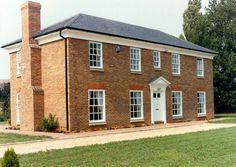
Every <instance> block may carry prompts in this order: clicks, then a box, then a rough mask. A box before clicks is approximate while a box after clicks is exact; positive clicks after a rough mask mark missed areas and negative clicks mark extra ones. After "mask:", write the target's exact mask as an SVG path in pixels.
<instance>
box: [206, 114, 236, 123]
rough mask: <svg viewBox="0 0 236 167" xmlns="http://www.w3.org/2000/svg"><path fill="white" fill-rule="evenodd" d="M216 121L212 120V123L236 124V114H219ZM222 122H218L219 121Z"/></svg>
mask: <svg viewBox="0 0 236 167" xmlns="http://www.w3.org/2000/svg"><path fill="white" fill-rule="evenodd" d="M215 118H216V119H213V120H210V121H209V122H210V123H236V114H218V115H215ZM219 118H220V120H217V119H219Z"/></svg>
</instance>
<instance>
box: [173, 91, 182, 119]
mask: <svg viewBox="0 0 236 167" xmlns="http://www.w3.org/2000/svg"><path fill="white" fill-rule="evenodd" d="M174 92H179V93H180V114H179V115H173V102H172V94H173V93H174ZM171 112H172V117H173V118H178V117H182V116H183V96H182V91H171Z"/></svg>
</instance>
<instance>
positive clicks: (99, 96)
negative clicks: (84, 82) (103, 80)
mask: <svg viewBox="0 0 236 167" xmlns="http://www.w3.org/2000/svg"><path fill="white" fill-rule="evenodd" d="M88 95H89V99H88V100H89V122H105V91H104V90H89V91H88Z"/></svg>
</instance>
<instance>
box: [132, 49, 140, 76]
mask: <svg viewBox="0 0 236 167" xmlns="http://www.w3.org/2000/svg"><path fill="white" fill-rule="evenodd" d="M131 49H137V50H138V54H139V59H140V60H139V69H138V70H135V69H131ZM141 52H142V51H141V49H140V48H135V47H130V49H129V54H130V56H129V57H130V71H131V72H141V71H142V53H141Z"/></svg>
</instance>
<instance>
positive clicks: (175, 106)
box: [172, 91, 182, 117]
mask: <svg viewBox="0 0 236 167" xmlns="http://www.w3.org/2000/svg"><path fill="white" fill-rule="evenodd" d="M172 114H173V116H174V117H176V116H182V92H181V91H172Z"/></svg>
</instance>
